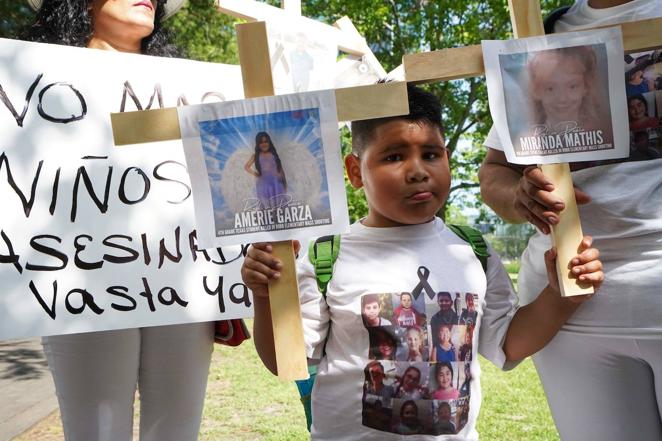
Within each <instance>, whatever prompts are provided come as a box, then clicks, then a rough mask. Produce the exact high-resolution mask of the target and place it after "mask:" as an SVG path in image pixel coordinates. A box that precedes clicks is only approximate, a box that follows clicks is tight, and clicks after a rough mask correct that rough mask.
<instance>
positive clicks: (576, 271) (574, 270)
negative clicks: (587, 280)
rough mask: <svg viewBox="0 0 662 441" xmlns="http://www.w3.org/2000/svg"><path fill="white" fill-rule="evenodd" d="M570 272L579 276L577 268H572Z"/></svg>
mask: <svg viewBox="0 0 662 441" xmlns="http://www.w3.org/2000/svg"><path fill="white" fill-rule="evenodd" d="M572 272H573V273H575V274H579V273H580V269H579V268H573V269H572ZM580 279H581V277H580Z"/></svg>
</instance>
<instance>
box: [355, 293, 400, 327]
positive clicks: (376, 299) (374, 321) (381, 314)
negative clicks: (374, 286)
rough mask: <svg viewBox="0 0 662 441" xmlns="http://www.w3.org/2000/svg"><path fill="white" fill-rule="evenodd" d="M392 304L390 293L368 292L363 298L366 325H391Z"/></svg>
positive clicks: (362, 314) (362, 306)
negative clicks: (389, 318)
mask: <svg viewBox="0 0 662 441" xmlns="http://www.w3.org/2000/svg"><path fill="white" fill-rule="evenodd" d="M392 315H393V314H392V305H391V296H390V294H366V295H364V296H363V297H362V298H361V316H362V318H363V323H364V324H365V326H366V327H371V326H390V325H391V321H390V320H388V319H387V318H386V317H391V316H392Z"/></svg>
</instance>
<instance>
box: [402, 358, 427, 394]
mask: <svg viewBox="0 0 662 441" xmlns="http://www.w3.org/2000/svg"><path fill="white" fill-rule="evenodd" d="M396 368H397V382H396V388H395V398H402V399H405V400H421V399H427V398H429V397H430V392H429V389H428V375H429V372H430V364H428V363H397V365H396Z"/></svg>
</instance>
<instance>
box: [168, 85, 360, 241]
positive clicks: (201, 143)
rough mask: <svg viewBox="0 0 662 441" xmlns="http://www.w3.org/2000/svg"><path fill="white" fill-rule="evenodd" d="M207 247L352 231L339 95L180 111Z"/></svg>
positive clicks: (282, 97)
mask: <svg viewBox="0 0 662 441" xmlns="http://www.w3.org/2000/svg"><path fill="white" fill-rule="evenodd" d="M178 115H179V125H180V128H181V132H182V140H183V142H184V147H185V151H186V159H187V164H188V170H189V173H190V175H191V184H192V186H193V197H194V203H195V211H196V219H197V226H198V232H199V235H198V239H199V242H200V245H201V246H203V247H212V246H221V245H227V244H236V243H245V242H259V241H278V240H287V239H294V238H301V237H303V236H302V235H303V234H305V237H310V236H324V235H329V234H338V233H342V232H345V231H347V230H348V229H349V216H348V214H347V200H346V195H345V190H344V183H343V171H342V161H341V154H340V140H339V134H338V118H337V112H336V100H335V93H334V92H333V91H321V92H307V93H300V94H293V95H280V96H272V97H264V98H254V99H250V100H243V101H233V102H224V103H214V104H201V105H197V106H188V107H182V108H180V109H178Z"/></svg>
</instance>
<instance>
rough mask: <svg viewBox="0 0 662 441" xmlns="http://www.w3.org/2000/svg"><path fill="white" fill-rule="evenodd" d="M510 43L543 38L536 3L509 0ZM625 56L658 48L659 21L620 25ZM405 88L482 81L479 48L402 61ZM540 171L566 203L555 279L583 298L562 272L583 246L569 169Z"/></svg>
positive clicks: (556, 232) (556, 236) (583, 289)
mask: <svg viewBox="0 0 662 441" xmlns="http://www.w3.org/2000/svg"><path fill="white" fill-rule="evenodd" d="M508 5H509V8H510V17H511V22H512V26H513V33H514V35H515V38H524V37H533V36H538V35H544V33H545V31H544V27H543V22H542V13H541V10H540V2H539V1H537V0H508ZM618 25H620V26H621V28H622V32H623V45H624V47H625V51H626V52H628V53H629V52H640V51H645V50H650V49H653V48H659V47H662V32H652V31H651V30H653V29H662V18H656V19H648V20H641V21H637V22H629V23H620V24H616V25H609V26H618ZM403 64H404V68H405V77H406V79H407V81H408V82H414V83H429V82H436V81H449V80H455V79H460V78H468V77H475V76H480V75H484V73H485V67H484V65H483V55H482V49H481V46H480V45H474V46H466V47H460V48H454V49H443V50H439V51H434V52H426V53H419V54H412V55H405V56H404V59H403ZM541 167H542V170H543V172H544V173H545V175H546V176H548V177H549V178H550V179H551V180H552V182H554V187H555V190H554V193H555V194H557V195H558V196H559V197H561V198H562V199H563V201H564V202H565V207H566V208H565V210H564V211H563V212H562V213H561V215H560V219H559V223H558V224H557V225H555V226H553V227H552V238H553V241H554V244H555V246H556V248H557V251H558V258H557V274H558V276H559V281H560V282H561V283H560V285H561V290H562V293H563V295H566V296H568V295H579V294H588V293H590V292H593V291H592V288H591V287H587V286H582V285H579V284H578V283H577V280H576V279H574V278H571V277H570V274H569V271H568V270H567V268H568V264H569V262H570V260H571V259H572V258H573V257H574V256H575V255H576V254H577V248H578V246H579V244H580V243H581V240H582V230H581V224H580V220H579V212H578V209H577V204H576V201H575V194H574V189H573V185H572V177H571V175H570V167H569V165H568V164H546V165H542V166H541Z"/></svg>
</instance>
